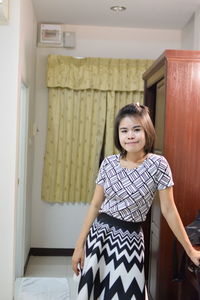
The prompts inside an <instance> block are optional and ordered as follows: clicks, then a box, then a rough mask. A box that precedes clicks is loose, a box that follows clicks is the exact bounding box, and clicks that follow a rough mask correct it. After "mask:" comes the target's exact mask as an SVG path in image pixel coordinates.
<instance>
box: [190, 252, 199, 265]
mask: <svg viewBox="0 0 200 300" xmlns="http://www.w3.org/2000/svg"><path fill="white" fill-rule="evenodd" d="M188 256H189V258H190V259H191V261H192V262H193V263H194V264H195V265H196V266H197V267H200V251H198V250H196V249H195V248H193V249H192V251H191V253H189V254H188Z"/></svg>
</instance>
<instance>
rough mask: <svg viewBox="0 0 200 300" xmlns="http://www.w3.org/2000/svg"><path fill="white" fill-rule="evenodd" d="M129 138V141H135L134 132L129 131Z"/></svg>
mask: <svg viewBox="0 0 200 300" xmlns="http://www.w3.org/2000/svg"><path fill="white" fill-rule="evenodd" d="M128 138H129V139H133V138H134V132H132V131H129V132H128Z"/></svg>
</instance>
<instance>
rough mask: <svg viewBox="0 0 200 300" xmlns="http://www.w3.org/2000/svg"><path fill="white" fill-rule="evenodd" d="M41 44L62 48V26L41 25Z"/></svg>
mask: <svg viewBox="0 0 200 300" xmlns="http://www.w3.org/2000/svg"><path fill="white" fill-rule="evenodd" d="M39 42H40V43H41V44H51V45H56V46H62V44H63V38H62V26H61V25H59V24H40V38H39Z"/></svg>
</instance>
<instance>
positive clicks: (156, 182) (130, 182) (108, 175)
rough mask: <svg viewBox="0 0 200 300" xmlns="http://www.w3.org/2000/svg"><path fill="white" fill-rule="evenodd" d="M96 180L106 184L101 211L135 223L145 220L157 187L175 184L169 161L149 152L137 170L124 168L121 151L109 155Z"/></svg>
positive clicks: (163, 187)
mask: <svg viewBox="0 0 200 300" xmlns="http://www.w3.org/2000/svg"><path fill="white" fill-rule="evenodd" d="M96 183H97V184H99V185H102V186H103V187H104V194H105V200H104V202H103V204H102V206H101V208H100V212H104V213H106V214H108V215H111V216H113V217H115V218H118V219H121V220H125V221H132V222H143V221H145V219H146V215H147V213H148V211H149V209H150V207H151V204H152V202H153V199H154V196H155V192H156V190H162V189H165V188H167V187H170V186H172V185H173V184H174V183H173V179H172V174H171V169H170V167H169V164H168V162H167V160H166V159H165V158H164V157H163V156H161V155H157V154H150V155H149V156H148V157H147V158H146V159H145V160H144V162H143V163H142V164H140V165H139V166H138V167H137V168H134V169H127V168H123V167H121V165H120V155H119V154H117V155H111V156H108V157H106V158H105V159H104V160H103V162H102V164H101V167H100V170H99V174H98V177H97V180H96Z"/></svg>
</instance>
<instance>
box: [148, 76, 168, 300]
mask: <svg viewBox="0 0 200 300" xmlns="http://www.w3.org/2000/svg"><path fill="white" fill-rule="evenodd" d="M155 101H156V103H155V130H156V136H157V139H156V143H155V150H154V152H155V153H157V154H162V153H163V145H164V130H165V84H164V79H163V80H162V81H160V82H158V83H157V86H156V100H155ZM159 202H160V201H159V197H158V193H157V195H156V197H155V199H154V202H153V205H152V209H151V230H150V253H149V258H150V259H149V276H148V278H149V282H148V289H149V293H150V296H151V298H152V299H153V300H156V299H158V287H157V282H158V277H159V274H158V270H159V269H158V266H159V254H160V253H159V245H160V218H161V211H160V203H159Z"/></svg>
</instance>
